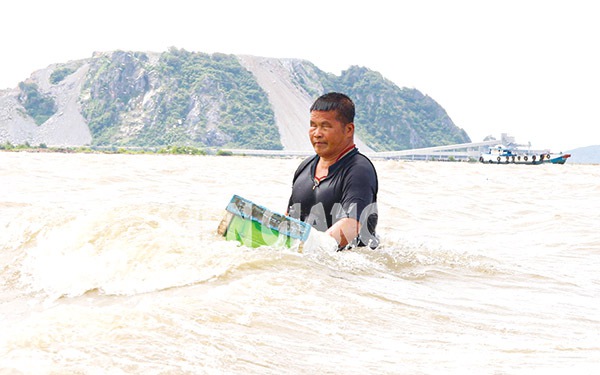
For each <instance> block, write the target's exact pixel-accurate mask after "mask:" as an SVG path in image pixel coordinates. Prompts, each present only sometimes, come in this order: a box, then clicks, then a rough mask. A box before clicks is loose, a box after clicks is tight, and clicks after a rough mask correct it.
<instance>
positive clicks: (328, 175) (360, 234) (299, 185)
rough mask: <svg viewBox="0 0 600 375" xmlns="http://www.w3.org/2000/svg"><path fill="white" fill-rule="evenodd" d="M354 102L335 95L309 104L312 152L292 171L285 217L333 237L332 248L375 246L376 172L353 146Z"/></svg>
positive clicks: (333, 93) (332, 94)
mask: <svg viewBox="0 0 600 375" xmlns="http://www.w3.org/2000/svg"><path fill="white" fill-rule="evenodd" d="M354 114H355V109H354V103H353V102H352V100H351V99H350V98H349V97H348V96H346V95H344V94H341V93H336V92H332V93H328V94H325V95H323V96H321V97H319V98H318V99H317V100H316V101H315V102H314V103H313V105H312V106H311V107H310V129H309V131H308V135H309V137H310V141H311V143H312V145H313V148H314V149H315V153H316V155H314V156H311V157H309V158H307V159H305V160H304V161H303V162H302V163H301V164H300V165H299V166H298V169H297V170H296V172H295V173H294V179H293V185H292V194H291V196H290V200H289V204H288V215H289V216H291V217H294V218H296V219H299V220H302V221H305V222H307V223H309V224H310V225H312V226H313V227H314V228H315V229H317V230H319V231H324V232H325V233H327V234H328V235H330V236H331V237H333V238H334V239H335V240H336V242H337V244H338V250H343V249H347V248H352V247H355V246H369V247H370V248H372V249H374V248H376V247H377V245H378V244H379V241H378V238H377V235H376V234H375V227H376V226H377V189H378V181H377V172H376V171H375V167H374V166H373V164H372V163H371V161H370V160H369V159H368V158H367V157H366V156H365V155H363V154H361V153H360V152H358V149H357V148H356V146H355V145H354Z"/></svg>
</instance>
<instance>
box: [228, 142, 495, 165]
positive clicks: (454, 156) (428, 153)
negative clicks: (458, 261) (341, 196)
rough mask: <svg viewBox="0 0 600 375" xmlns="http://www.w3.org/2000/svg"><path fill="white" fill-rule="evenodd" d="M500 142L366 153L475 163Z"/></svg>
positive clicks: (283, 153) (254, 152) (273, 152)
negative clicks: (487, 150)
mask: <svg viewBox="0 0 600 375" xmlns="http://www.w3.org/2000/svg"><path fill="white" fill-rule="evenodd" d="M498 143H499V141H498V140H492V141H482V142H472V143H459V144H453V145H445V146H435V147H425V148H415V149H411V150H401V151H382V152H365V155H367V156H368V157H370V158H374V159H402V160H441V161H444V160H456V161H469V160H472V161H475V160H477V159H478V158H479V155H480V154H481V152H482V151H483V150H484V148H486V147H489V146H495V145H497V144H498ZM222 151H227V152H231V153H232V154H234V155H252V156H288V157H289V156H298V157H303V156H309V155H313V154H314V152H312V151H287V150H246V149H222Z"/></svg>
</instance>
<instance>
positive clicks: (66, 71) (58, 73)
mask: <svg viewBox="0 0 600 375" xmlns="http://www.w3.org/2000/svg"><path fill="white" fill-rule="evenodd" d="M75 70H76V69H74V68H72V67H60V68H58V69H55V70H54V71H53V72H52V74H50V83H51V84H53V85H56V84H57V83H59V82H61V81H62V80H63V79H65V78H66V77H68V76H70V75H71V74H73V73H74V72H75Z"/></svg>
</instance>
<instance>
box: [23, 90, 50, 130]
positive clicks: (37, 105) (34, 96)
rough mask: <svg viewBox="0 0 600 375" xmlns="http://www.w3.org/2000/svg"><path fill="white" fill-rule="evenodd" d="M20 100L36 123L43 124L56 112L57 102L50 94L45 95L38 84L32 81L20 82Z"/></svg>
mask: <svg viewBox="0 0 600 375" xmlns="http://www.w3.org/2000/svg"><path fill="white" fill-rule="evenodd" d="M19 89H20V90H21V92H20V94H19V101H20V102H21V104H22V105H23V107H24V108H25V111H26V112H27V115H29V116H30V117H31V118H33V120H34V121H35V123H36V124H38V125H41V124H43V123H44V122H46V120H48V119H49V118H50V117H51V116H52V115H54V114H55V113H56V103H55V102H54V99H52V97H51V96H49V95H43V94H41V93H40V91H39V89H38V85H36V84H35V83H31V82H21V83H19Z"/></svg>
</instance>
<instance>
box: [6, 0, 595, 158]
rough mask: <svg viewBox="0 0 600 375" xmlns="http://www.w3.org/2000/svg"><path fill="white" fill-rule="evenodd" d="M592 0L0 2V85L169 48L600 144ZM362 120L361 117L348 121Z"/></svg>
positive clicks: (457, 116)
mask: <svg viewBox="0 0 600 375" xmlns="http://www.w3.org/2000/svg"><path fill="white" fill-rule="evenodd" d="M594 3H595V1H594V0H562V1H556V0H501V1H486V0H414V1H405V0H400V1H393V0H392V1H389V0H345V1H343V0H342V1H339V0H297V1H284V0H279V1H275V0H252V1H244V0H213V1H185V0H169V1H156V0H144V1H138V0H102V1H100V0H98V1H81V0H78V1H77V0H55V1H47V0H19V1H9V2H7V3H5V4H3V7H2V8H3V9H2V12H1V13H0V35H2V44H1V46H2V59H0V89H4V88H14V87H16V86H17V84H18V83H19V82H20V81H23V80H24V79H26V78H27V77H29V75H30V74H31V73H32V72H33V71H35V70H38V69H41V68H45V67H47V66H48V65H50V64H52V63H58V62H67V61H69V60H76V59H82V58H88V57H91V55H92V53H93V52H94V51H110V50H115V49H121V50H131V51H154V52H162V51H165V50H167V49H168V48H169V47H171V46H174V47H177V48H184V49H186V50H188V51H196V52H207V53H213V52H223V53H232V54H250V55H256V56H266V57H280V58H283V57H286V58H287V57H292V58H300V59H306V60H309V61H311V62H313V63H314V64H315V65H317V66H318V67H319V68H321V69H322V70H324V71H327V72H331V73H335V74H340V72H341V71H342V70H345V69H347V68H348V67H349V66H351V65H359V66H365V67H367V68H370V69H372V70H375V71H378V72H380V73H381V74H382V75H383V76H384V77H386V78H387V79H389V80H391V81H393V82H394V83H396V84H397V85H398V86H400V87H410V88H416V89H418V90H419V91H421V92H423V93H424V94H427V95H429V96H431V97H432V98H433V99H434V100H436V101H437V102H438V103H439V104H440V105H442V106H443V107H444V108H445V109H446V111H447V112H448V114H449V115H450V117H451V118H452V120H453V121H454V123H455V124H456V125H457V126H459V127H461V128H463V129H465V130H466V131H467V133H468V134H469V136H470V137H471V139H472V140H473V141H479V140H482V139H483V137H485V136H486V135H488V134H491V135H494V136H496V137H499V136H500V133H503V132H506V133H509V134H510V135H513V136H515V137H516V138H517V141H520V142H522V143H527V142H528V141H530V142H532V144H533V146H535V147H539V148H551V149H552V150H553V151H561V150H567V149H572V148H576V147H582V146H589V145H600V21H599V20H600V11H598V9H597V8H598V6H597V5H595V4H594ZM357 126H360V124H357Z"/></svg>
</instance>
